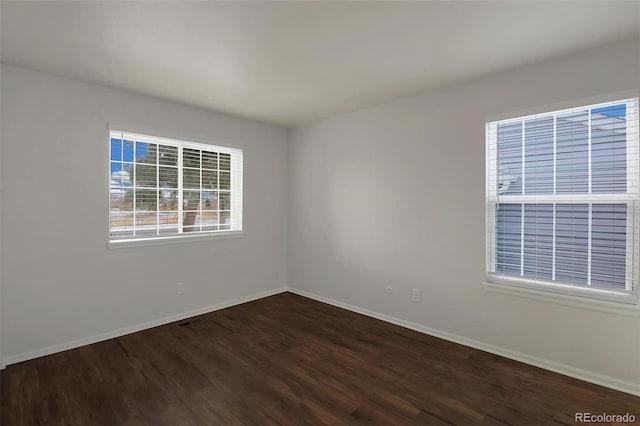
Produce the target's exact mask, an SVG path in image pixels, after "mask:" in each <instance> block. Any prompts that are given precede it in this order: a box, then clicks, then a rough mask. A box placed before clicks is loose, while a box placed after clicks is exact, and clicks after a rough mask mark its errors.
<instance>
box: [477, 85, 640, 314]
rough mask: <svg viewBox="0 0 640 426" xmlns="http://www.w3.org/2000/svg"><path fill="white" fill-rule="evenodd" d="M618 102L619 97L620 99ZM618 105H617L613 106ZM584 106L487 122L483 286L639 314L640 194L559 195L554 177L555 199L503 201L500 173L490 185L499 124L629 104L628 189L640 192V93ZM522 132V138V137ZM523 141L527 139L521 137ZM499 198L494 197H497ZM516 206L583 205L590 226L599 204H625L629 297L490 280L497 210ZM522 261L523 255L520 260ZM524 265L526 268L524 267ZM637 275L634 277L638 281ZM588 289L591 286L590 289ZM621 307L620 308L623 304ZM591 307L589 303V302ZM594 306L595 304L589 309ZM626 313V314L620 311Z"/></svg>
mask: <svg viewBox="0 0 640 426" xmlns="http://www.w3.org/2000/svg"><path fill="white" fill-rule="evenodd" d="M622 94H624V95H622ZM618 96H620V97H618ZM612 99H614V100H612ZM584 102H585V103H580V102H572V103H565V104H556V105H555V106H554V107H549V108H536V110H535V112H533V113H530V114H528V115H527V114H523V113H522V112H521V113H513V114H509V116H507V117H505V116H493V117H490V118H489V117H488V118H487V123H486V126H485V132H486V133H485V143H486V165H485V167H486V170H485V182H486V184H485V188H486V191H487V193H486V196H485V203H486V206H485V207H486V216H485V226H486V246H485V250H486V273H487V275H486V281H485V283H484V287H485V289H491V290H494V291H496V290H497V289H500V288H504V289H505V292H508V293H509V294H531V292H533V294H534V295H538V296H541V295H543V299H547V298H560V299H563V298H567V297H568V298H570V299H569V300H571V299H572V298H573V299H578V300H580V299H586V300H589V299H591V300H596V301H597V302H599V303H605V304H607V303H612V304H613V306H624V305H625V304H626V306H627V307H628V306H631V310H635V311H637V310H638V307H639V305H638V303H639V299H640V297H639V294H638V293H639V292H640V291H639V290H638V288H637V287H638V285H639V283H638V275H640V271H639V270H638V267H639V264H640V261H639V260H638V257H639V256H638V254H639V253H640V223H639V222H640V213H639V211H638V210H639V209H640V205H638V204H640V203H639V202H638V201H637V200H638V194H636V195H633V194H630V193H626V194H591V193H589V194H580V195H577V194H575V195H574V194H556V193H555V192H556V175H555V173H554V183H553V187H554V194H548V195H539V194H533V195H500V194H499V191H498V185H499V183H498V181H499V173H495V179H491V176H490V173H489V171H490V170H497V169H498V144H497V128H498V121H500V122H501V123H509V122H510V121H513V122H524V121H525V120H528V119H531V118H535V117H543V116H549V115H552V114H553V115H555V114H557V113H558V112H562V111H564V110H566V109H572V108H582V107H584V108H586V109H590V108H591V107H593V106H598V107H604V106H607V105H617V104H619V103H620V102H625V104H626V125H627V135H628V139H627V158H634V160H635V163H636V173H627V188H635V189H636V191H637V190H638V188H639V187H638V183H639V182H640V176H639V175H640V162H639V160H640V158H639V155H640V137H639V133H640V123H639V117H638V92H637V91H626V92H620V93H618V94H615V95H609V96H607V97H606V99H604V100H603V98H602V97H599V98H590V100H589V101H584ZM590 120H591V115H589V122H590ZM555 122H556V120H554V131H553V133H554V155H553V163H554V170H555V166H556V149H555V144H556V125H555ZM524 131H525V130H524V126H523V129H522V132H523V133H524ZM523 140H524V135H523ZM590 144H591V126H589V145H590ZM588 161H589V167H588V170H589V192H591V149H589V160H588ZM524 163H525V162H524V144H523V173H522V179H523V189H524V167H525V165H524ZM494 194H495V195H494ZM501 202H504V203H513V204H522V205H524V203H538V204H543V203H551V204H554V205H555V204H557V203H580V204H589V221H591V208H592V205H593V204H597V203H612V202H614V203H615V202H620V203H622V202H626V204H627V247H626V250H627V253H626V259H627V262H626V263H627V265H626V277H625V284H626V287H627V289H628V291H614V290H605V289H601V288H595V287H589V286H581V285H571V284H562V283H557V282H550V281H549V282H545V281H543V280H535V279H528V278H524V277H515V276H505V275H498V274H492V273H491V272H490V271H494V270H495V262H496V258H495V247H496V241H495V237H496V232H495V226H496V217H495V216H496V215H495V210H496V209H495V206H497V205H498V204H499V203H501ZM553 210H554V223H553V227H554V229H553V233H554V239H553V249H552V250H553V251H554V252H555V208H554V209H553ZM523 214H524V208H523ZM523 224H524V221H523ZM590 225H591V224H589V229H591V226H590ZM590 239H591V232H589V240H590ZM588 250H589V251H591V244H590V242H589V247H588ZM521 256H522V254H521ZM588 258H589V262H591V256H589V257H588ZM521 265H522V263H521ZM553 266H554V268H553V271H552V274H553V276H555V256H554V258H553ZM588 271H589V272H588V273H589V275H590V273H591V268H590V267H589V268H588ZM634 275H635V276H634ZM634 283H635V286H636V288H635V289H633V284H634ZM589 284H590V283H589ZM620 302H622V303H620ZM585 303H587V302H585ZM588 304H589V305H592V303H588ZM620 309H623V308H620Z"/></svg>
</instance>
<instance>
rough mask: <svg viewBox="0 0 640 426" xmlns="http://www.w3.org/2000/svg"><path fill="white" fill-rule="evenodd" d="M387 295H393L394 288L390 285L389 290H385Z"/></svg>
mask: <svg viewBox="0 0 640 426" xmlns="http://www.w3.org/2000/svg"><path fill="white" fill-rule="evenodd" d="M385 290H386V292H387V294H391V293H393V287H391V286H390V285H388V286H387V288H385Z"/></svg>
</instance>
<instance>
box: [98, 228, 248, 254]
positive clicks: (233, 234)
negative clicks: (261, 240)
mask: <svg viewBox="0 0 640 426" xmlns="http://www.w3.org/2000/svg"><path fill="white" fill-rule="evenodd" d="M243 236H244V231H228V232H220V233H215V234H213V233H212V234H198V235H189V236H184V235H181V236H171V237H154V238H141V239H136V240H121V241H117V240H116V241H107V248H109V250H113V249H121V248H129V247H148V246H159V245H167V244H183V243H193V242H203V241H211V240H228V239H234V238H242V237H243Z"/></svg>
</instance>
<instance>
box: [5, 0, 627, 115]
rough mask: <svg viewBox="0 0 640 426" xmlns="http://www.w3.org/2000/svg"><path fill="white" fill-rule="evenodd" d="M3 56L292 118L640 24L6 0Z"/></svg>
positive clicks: (378, 7) (597, 12) (541, 6)
mask: <svg viewBox="0 0 640 426" xmlns="http://www.w3.org/2000/svg"><path fill="white" fill-rule="evenodd" d="M1 8H2V9H1V36H2V44H1V47H2V50H1V58H2V62H4V63H7V64H13V65H18V66H22V67H27V68H31V69H35V70H40V71H44V72H49V73H53V74H57V75H61V76H65V77H71V78H75V79H79V80H83V81H88V82H93V83H98V84H102V85H105V86H110V87H116V88H122V89H126V90H130V91H134V92H138V93H142V94H146V95H152V96H156V97H160V98H164V99H168V100H172V101H177V102H181V103H185V104H189V105H194V106H198V107H202V108H206V109H211V110H216V111H222V112H226V113H230V114H236V115H240V116H243V117H248V118H252V119H256V120H260V121H264V122H268V123H273V124H276V125H282V126H296V125H299V124H303V123H306V122H309V121H313V120H317V119H321V118H325V117H328V116H331V115H335V114H339V113H342V112H347V111H350V110H354V109H357V108H361V107H365V106H369V105H373V104H376V103H380V102H383V101H385V100H388V99H392V98H395V97H399V96H402V95H405V94H409V93H413V92H416V91H418V90H422V89H427V88H431V87H435V86H439V85H444V84H447V83H451V82H454V81H459V80H462V79H467V78H470V77H473V76H477V75H483V74H487V73H490V72H495V71H498V70H502V69H507V68H511V67H515V66H519V65H523V64H526V63H532V62H537V61H541V60H544V59H547V58H551V57H555V56H559V55H563V54H566V53H570V52H574V51H578V50H583V49H586V48H589V47H591V46H596V45H603V44H606V43H609V42H613V41H616V40H622V39H628V38H631V37H636V36H637V35H638V34H640V2H635V1H630V2H613V1H603V2H586V1H579V2H573V1H555V2H538V1H535V2H454V1H450V2H157V3H156V2H153V3H152V2H6V1H3V2H2V5H1Z"/></svg>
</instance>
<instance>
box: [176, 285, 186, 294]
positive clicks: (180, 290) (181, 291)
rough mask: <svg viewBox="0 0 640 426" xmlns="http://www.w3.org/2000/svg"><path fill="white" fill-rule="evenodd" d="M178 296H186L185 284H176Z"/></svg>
mask: <svg viewBox="0 0 640 426" xmlns="http://www.w3.org/2000/svg"><path fill="white" fill-rule="evenodd" d="M176 294H184V283H177V284H176Z"/></svg>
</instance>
